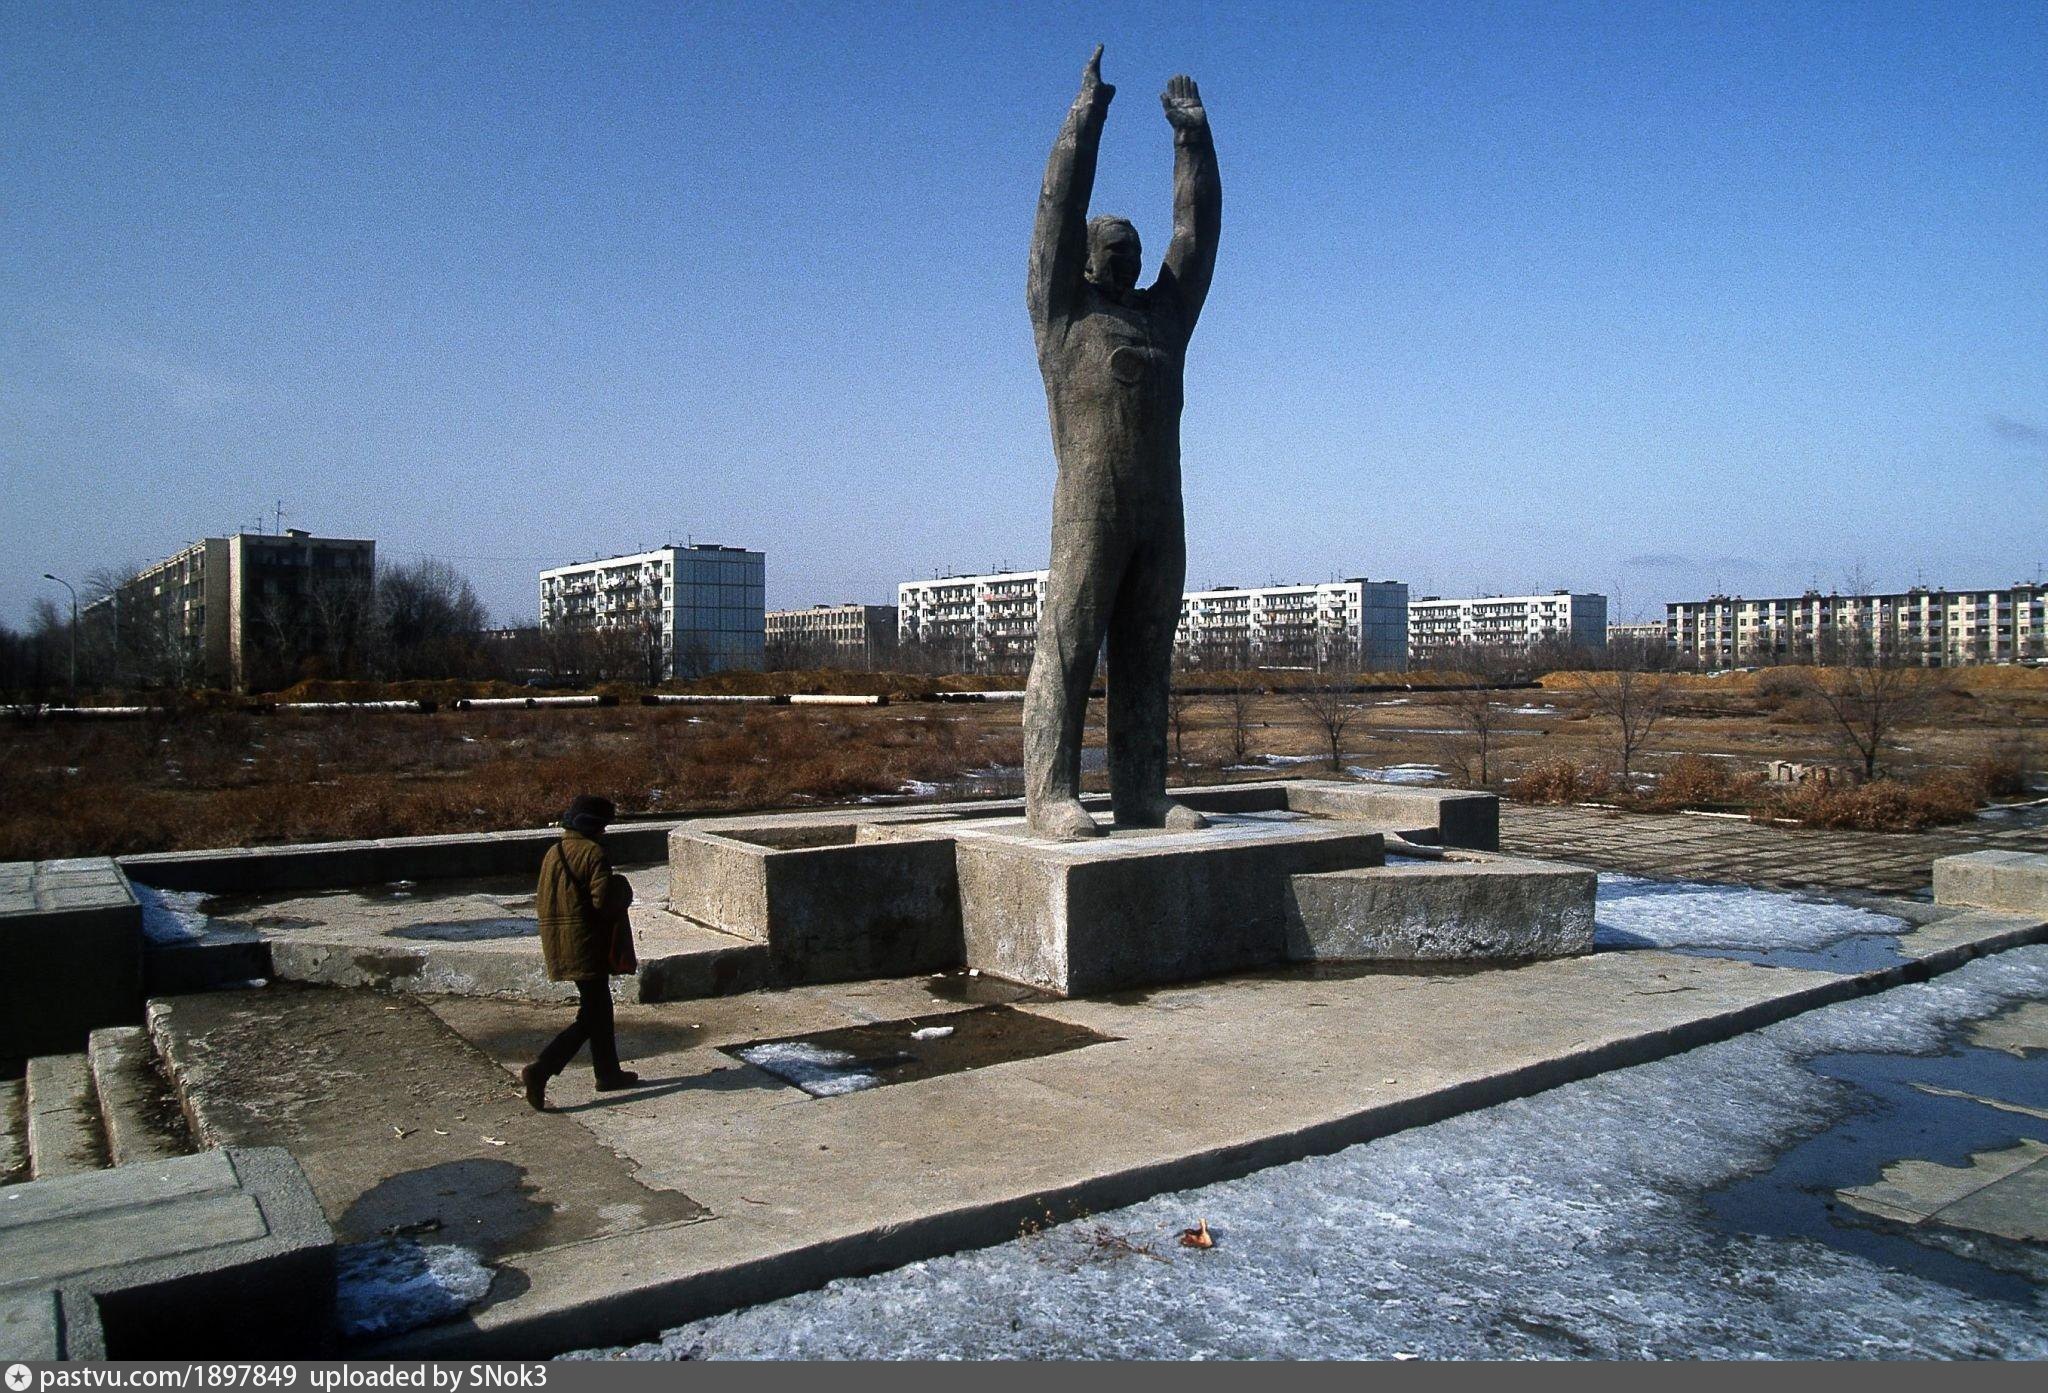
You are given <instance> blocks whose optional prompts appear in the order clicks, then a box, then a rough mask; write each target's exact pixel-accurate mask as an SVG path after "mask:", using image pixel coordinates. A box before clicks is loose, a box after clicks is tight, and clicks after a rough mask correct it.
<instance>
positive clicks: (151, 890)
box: [130, 881, 212, 943]
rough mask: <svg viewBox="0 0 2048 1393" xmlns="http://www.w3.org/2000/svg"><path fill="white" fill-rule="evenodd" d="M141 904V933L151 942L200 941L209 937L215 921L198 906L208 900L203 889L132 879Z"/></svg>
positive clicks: (136, 895)
mask: <svg viewBox="0 0 2048 1393" xmlns="http://www.w3.org/2000/svg"><path fill="white" fill-rule="evenodd" d="M130 883H131V885H133V887H134V890H135V898H136V900H137V901H139V902H140V903H141V905H142V936H143V938H145V939H147V940H148V941H149V942H151V943H197V942H198V941H199V940H200V939H202V938H205V937H206V926H207V925H208V924H209V923H211V922H212V920H211V919H210V918H209V917H208V916H207V914H206V913H205V912H204V911H203V910H201V909H200V908H199V906H200V905H202V904H204V903H205V902H206V898H207V897H206V893H205V892H204V891H201V890H159V889H157V888H156V887H155V886H154V885H144V884H142V883H140V882H139V881H136V882H130Z"/></svg>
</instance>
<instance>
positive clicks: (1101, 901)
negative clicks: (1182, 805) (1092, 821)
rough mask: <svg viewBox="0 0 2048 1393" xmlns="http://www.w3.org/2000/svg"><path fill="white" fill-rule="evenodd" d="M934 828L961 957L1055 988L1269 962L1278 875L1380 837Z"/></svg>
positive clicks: (1303, 827)
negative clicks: (952, 888)
mask: <svg viewBox="0 0 2048 1393" xmlns="http://www.w3.org/2000/svg"><path fill="white" fill-rule="evenodd" d="M932 834H933V835H935V836H936V835H940V834H941V829H932ZM905 835H910V834H909V833H907V832H906V833H905ZM943 835H944V836H946V837H947V838H949V839H951V840H952V842H953V846H954V850H955V856H956V860H957V864H958V867H959V877H960V912H961V921H962V933H963V938H964V943H965V951H966V960H967V964H968V966H970V967H973V968H978V969H980V970H981V971H983V972H986V973H990V974H992V975H994V976H997V977H1002V978H1006V979H1008V980H1010V981H1013V982H1021V983H1023V984H1025V985H1027V986H1032V987H1037V988H1039V989H1041V990H1044V991H1049V992H1055V993H1058V994H1059V995H1062V996H1078V995H1085V994H1089V993H1097V992H1108V991H1116V990H1119V989H1122V988H1130V987H1143V986H1154V985H1159V984H1161V983H1167V982H1179V981H1187V980H1191V979H1194V978H1198V977H1205V976H1212V975H1214V974H1217V973H1221V972H1231V971H1236V970H1240V969H1244V968H1251V967H1260V966H1265V965H1269V964H1272V963H1276V962H1279V961H1281V960H1282V958H1283V957H1284V955H1285V952H1286V921H1285V906H1286V901H1287V890H1288V882H1289V879H1290V878H1291V877H1293V876H1296V875H1301V874H1306V873H1309V872H1314V871H1328V870H1338V869H1342V868H1346V867H1353V866H1367V865H1374V864H1377V863H1378V862H1379V860H1380V858H1381V854H1382V845H1383V839H1382V838H1381V836H1380V835H1379V834H1378V833H1374V832H1366V831H1362V830H1358V829H1353V828H1345V827H1342V826H1330V825H1327V824H1325V825H1315V824H1310V823H1306V822H1302V821H1289V820H1283V819H1275V818H1260V817H1257V816H1242V817H1241V816H1237V815H1232V814H1220V815H1218V816H1217V820H1216V822H1215V823H1214V824H1213V825H1212V826H1210V827H1208V828H1206V829H1204V830H1202V831H1196V832H1164V831H1126V832H1120V833H1112V834H1111V835H1109V836H1106V837H1101V838H1096V839H1092V840H1087V841H1076V842H1056V841H1047V840H1044V839H1041V838H1038V837H1034V836H1031V835H1030V834H1029V833H1028V832H1027V831H1026V830H1025V828H1024V825H1023V823H1022V821H1021V820H1018V821H1008V820H1005V821H1000V822H994V823H987V824H983V823H966V824H960V825H957V826H953V827H948V828H945V829H943Z"/></svg>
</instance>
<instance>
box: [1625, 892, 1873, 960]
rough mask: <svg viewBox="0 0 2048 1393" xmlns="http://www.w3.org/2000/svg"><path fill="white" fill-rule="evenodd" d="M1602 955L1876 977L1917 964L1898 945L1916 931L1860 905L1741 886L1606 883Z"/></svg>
mask: <svg viewBox="0 0 2048 1393" xmlns="http://www.w3.org/2000/svg"><path fill="white" fill-rule="evenodd" d="M1593 920H1594V923H1593V943H1594V946H1595V947H1596V948H1610V949H1612V948H1661V949H1664V950H1666V951H1668V952H1675V953H1688V954H1692V955H1694V956H1698V957H1711V958H1734V959H1737V960H1739V961H1742V962H1752V963H1757V964H1760V965H1762V966H1764V967H1802V968H1814V969H1818V970H1821V971H1825V972H1870V971H1875V970H1878V969H1881V968H1887V967H1898V966H1901V965H1903V964H1905V963H1907V962H1909V961H1911V960H1910V959H1908V958H1906V957H1905V956H1903V955H1902V954H1901V953H1900V952H1899V951H1898V937H1899V934H1901V933H1902V932H1904V931H1905V930H1906V929H1907V928H1909V927H1910V925H1909V924H1908V923H1907V922H1906V921H1905V920H1904V919H1900V918H1898V917H1896V916H1894V915H1890V914H1880V913H1878V912H1877V911H1876V910H1872V909H1864V908H1862V907H1861V906H1858V905H1848V904H1841V903H1839V902H1837V901H1834V900H1824V899H1818V898H1815V897H1812V896H1806V895H1791V894H1785V893H1782V892H1780V891H1775V890H1757V889H1752V888H1750V887H1747V886H1741V885H1706V884H1702V883H1699V882H1697V881H1684V880H1678V881H1662V880H1644V879H1642V878H1640V877H1637V876H1628V875H1607V874H1603V875H1602V876H1601V877H1600V887H1599V897H1598V899H1597V901H1596V902H1595V904H1594V909H1593Z"/></svg>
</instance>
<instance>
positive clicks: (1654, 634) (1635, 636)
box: [1607, 619, 1670, 643]
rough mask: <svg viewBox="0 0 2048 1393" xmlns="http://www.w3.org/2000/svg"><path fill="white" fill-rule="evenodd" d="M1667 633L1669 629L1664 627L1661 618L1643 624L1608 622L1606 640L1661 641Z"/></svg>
mask: <svg viewBox="0 0 2048 1393" xmlns="http://www.w3.org/2000/svg"><path fill="white" fill-rule="evenodd" d="M1669 633H1670V630H1669V629H1667V628H1666V627H1665V624H1664V621H1663V620H1661V619H1658V620H1654V621H1652V622H1650V623H1645V624H1609V625H1608V626H1607V641H1608V642H1609V643H1616V642H1628V643H1663V642H1664V641H1665V640H1666V638H1667V637H1668V635H1669Z"/></svg>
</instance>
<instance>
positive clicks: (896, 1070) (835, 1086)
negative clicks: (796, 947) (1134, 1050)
mask: <svg viewBox="0 0 2048 1393" xmlns="http://www.w3.org/2000/svg"><path fill="white" fill-rule="evenodd" d="M934 1026H936V1027H941V1028H949V1029H950V1032H951V1033H950V1034H947V1035H944V1036H940V1037H938V1038H927V1039H922V1040H920V1039H917V1038H915V1035H914V1032H917V1031H924V1030H929V1029H930V1028H931V1027H934ZM1115 1038H1116V1037H1115V1036H1112V1035H1104V1034H1101V1033H1100V1032H1098V1031H1093V1030H1089V1029H1088V1028H1087V1027H1085V1026H1078V1025H1069V1024H1068V1023H1066V1022H1065V1021H1056V1020H1052V1019H1050V1018H1048V1017H1045V1016H1038V1015H1033V1014H1032V1013H1030V1012H1028V1011H1018V1010H1015V1009H1014V1008H1012V1007H1010V1006H1002V1005H999V1006H982V1007H978V1008H976V1009H974V1010H971V1011H956V1012H952V1013H950V1014H934V1015H930V1016H917V1017H911V1018H910V1019H908V1020H900V1021H880V1022H877V1023H876V1024H873V1025H856V1026H847V1027H844V1028H842V1029H839V1030H821V1031H818V1032H816V1033H815V1034H810V1035H789V1036H782V1037H780V1038H778V1039H773V1040H749V1041H747V1042H746V1043H745V1044H740V1045H726V1046H724V1047H723V1050H724V1052H725V1053H726V1054H729V1055H731V1056H733V1057H734V1058H735V1059H739V1060H742V1061H743V1062H745V1063H748V1064H752V1065H754V1066H755V1067H756V1068H759V1069H764V1070H766V1071H767V1072H768V1073H771V1074H773V1075H775V1076H776V1077H777V1078H779V1079H783V1080H784V1081H786V1082H788V1083H792V1084H794V1085H796V1086H797V1087H798V1088H801V1089H803V1090H804V1091H805V1092H806V1093H809V1094H811V1095H812V1096H813V1097H821V1098H823V1097H832V1096H836V1095H838V1094H841V1093H851V1092H858V1091H861V1090H863V1089H868V1088H885V1087H887V1086H889V1085H891V1084H898V1083H911V1082H914V1081H916V1080H918V1079H930V1078H937V1077H939V1076H940V1075H943V1074H957V1073H960V1072H962V1071H964V1070H968V1069H984V1068H987V1067H988V1066H989V1065H991V1064H1008V1063H1010V1062H1012V1061H1014V1060H1019V1059H1041V1058H1043V1057H1045V1056H1046V1055H1051V1054H1061V1053H1064V1052H1065V1051H1067V1050H1078V1049H1082V1048H1085V1047H1086V1046H1088V1045H1098V1044H1101V1043H1103V1042H1104V1041H1108V1040H1113V1039H1115Z"/></svg>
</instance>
